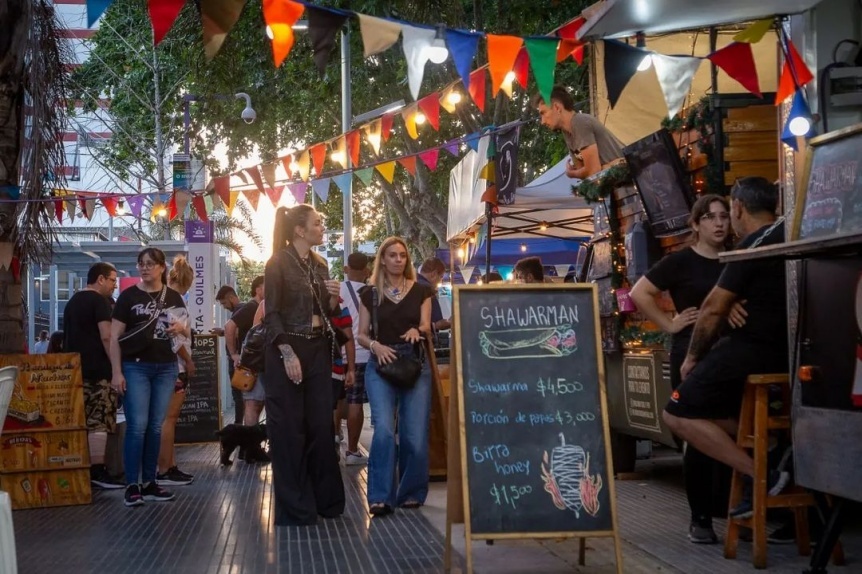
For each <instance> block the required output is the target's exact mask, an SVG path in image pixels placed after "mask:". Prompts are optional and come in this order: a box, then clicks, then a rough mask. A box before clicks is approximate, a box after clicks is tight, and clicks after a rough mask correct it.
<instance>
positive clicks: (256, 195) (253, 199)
mask: <svg viewBox="0 0 862 574" xmlns="http://www.w3.org/2000/svg"><path fill="white" fill-rule="evenodd" d="M242 194H243V195H244V196H245V199H246V201H248V203H249V205H251V208H252V209H253V210H255V211H257V204H258V202H260V191H259V190H257V189H245V190H243V192H242Z"/></svg>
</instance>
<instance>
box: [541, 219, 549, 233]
mask: <svg viewBox="0 0 862 574" xmlns="http://www.w3.org/2000/svg"><path fill="white" fill-rule="evenodd" d="M547 229H548V222H547V221H543V222H542V223H540V224H539V230H540V231H546V230H547Z"/></svg>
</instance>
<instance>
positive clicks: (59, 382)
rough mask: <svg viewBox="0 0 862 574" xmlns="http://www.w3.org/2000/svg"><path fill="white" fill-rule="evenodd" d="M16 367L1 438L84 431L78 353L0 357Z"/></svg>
mask: <svg viewBox="0 0 862 574" xmlns="http://www.w3.org/2000/svg"><path fill="white" fill-rule="evenodd" d="M9 365H14V366H17V367H18V380H17V381H15V388H14V389H13V391H12V399H11V401H10V402H9V411H8V413H7V415H6V421H5V422H4V424H3V434H4V435H5V434H6V433H10V432H11V433H17V432H32V431H35V430H76V429H83V428H86V426H85V419H84V384H83V380H82V379H81V357H80V355H78V354H77V353H56V354H50V355H48V354H44V355H0V367H6V366H9Z"/></svg>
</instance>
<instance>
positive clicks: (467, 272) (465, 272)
mask: <svg viewBox="0 0 862 574" xmlns="http://www.w3.org/2000/svg"><path fill="white" fill-rule="evenodd" d="M474 269H476V266H475V265H461V267H460V270H461V277H463V278H464V283H469V282H470V277H472V276H473V270H474Z"/></svg>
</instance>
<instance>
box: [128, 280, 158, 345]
mask: <svg viewBox="0 0 862 574" xmlns="http://www.w3.org/2000/svg"><path fill="white" fill-rule="evenodd" d="M167 293H168V288H167V287H166V286H164V285H162V292H161V293H160V294H159V300H158V301H157V302H156V309H155V311H153V314H152V315H151V316H150V320H149V321H147V322H146V323H144V324H143V325H141V326H140V327H138V328H137V329H135V330H134V331H132V332H131V333H123V335H122V337H120V338H119V340H120V341H125V340H126V339H129V338H131V337H134V336H135V335H137V334H138V333H141V332H143V331H144V330H145V329H147V328H148V327H149V326H150V325H152V324H153V321H157V320H158V319H159V315H160V314H161V312H162V308H163V307H164V305H165V297H166V296H167Z"/></svg>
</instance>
